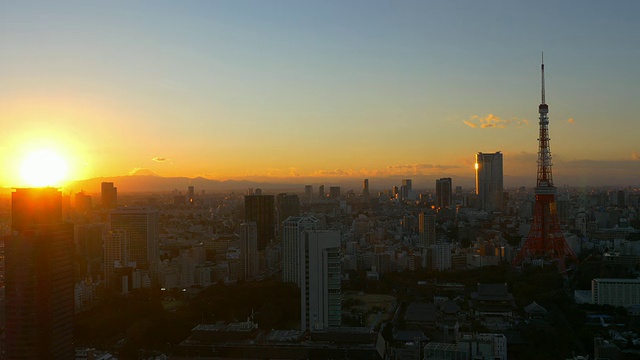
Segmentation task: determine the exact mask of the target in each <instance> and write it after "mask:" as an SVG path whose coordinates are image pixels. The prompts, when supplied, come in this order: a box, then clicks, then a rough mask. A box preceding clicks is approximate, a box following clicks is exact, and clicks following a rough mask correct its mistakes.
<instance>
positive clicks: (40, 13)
mask: <svg viewBox="0 0 640 360" xmlns="http://www.w3.org/2000/svg"><path fill="white" fill-rule="evenodd" d="M638 14H640V2H637V1H615V2H603V1H535V2H532V1H181V2H177V1H110V2H91V1H89V2H87V1H60V2H50V1H44V2H35V1H5V0H0V122H2V125H3V127H4V128H5V129H7V131H5V132H4V133H3V134H0V144H4V145H0V153H3V154H4V155H0V160H2V161H3V162H4V163H7V162H9V160H8V159H9V158H10V157H15V156H14V153H16V152H17V151H19V150H17V149H18V148H19V145H18V144H22V143H24V142H25V139H36V140H37V141H49V140H46V139H44V138H46V137H47V136H50V135H51V134H56V136H57V138H63V139H66V140H65V142H66V143H68V144H69V143H72V144H73V145H72V146H70V148H71V150H69V152H72V153H76V154H75V155H69V156H70V157H74V156H75V157H74V160H72V161H74V164H75V165H73V166H74V168H75V170H74V173H75V175H76V176H77V177H89V176H106V175H119V174H122V173H126V172H128V171H130V170H132V169H135V168H149V169H151V170H153V171H155V172H156V173H158V174H160V175H185V176H207V177H211V178H221V179H223V178H241V177H260V178H262V177H264V178H267V177H287V176H297V177H301V178H304V177H332V176H354V177H375V176H392V175H397V176H403V175H411V176H424V177H425V178H430V177H440V176H453V177H454V181H455V177H456V176H457V177H460V178H465V177H466V178H469V177H472V176H473V168H472V166H471V164H470V163H472V162H473V159H474V154H475V153H476V152H479V151H482V152H492V151H503V152H504V153H505V174H506V175H508V176H511V177H512V178H513V179H514V180H513V181H512V183H511V184H512V185H519V184H524V185H529V184H530V183H534V182H535V178H534V177H535V152H536V151H537V142H536V138H537V105H538V103H539V101H540V75H539V70H540V69H539V67H540V65H539V64H540V54H541V52H542V51H544V53H545V63H546V83H547V103H548V104H549V107H550V118H551V130H550V131H551V138H552V142H551V149H552V152H553V154H554V159H555V167H554V172H556V173H557V176H556V177H555V178H556V181H557V182H560V183H575V184H578V183H582V184H589V183H594V184H600V183H607V182H609V183H614V184H629V182H630V181H633V179H638V178H639V177H640V170H639V169H640V162H639V161H638V159H639V158H640V146H639V145H638V141H637V140H636V139H637V134H638V130H640V126H639V125H638V120H637V114H638V99H640V70H639V66H638V64H640V21H638V19H637V16H638ZM34 129H35V130H34ZM43 129H45V130H43ZM43 139H44V140H43ZM62 147H64V146H62ZM20 151H22V150H20ZM78 152H81V153H82V154H83V155H78V154H77V153H78ZM3 156H4V158H2V157H3ZM154 158H156V159H157V158H166V159H168V160H169V161H161V162H159V161H152V160H151V159H154ZM603 168H606V169H607V176H613V177H615V180H608V179H603V178H602V177H603V176H602V175H603V172H602V169H603ZM563 179H564V180H563ZM4 181H5V182H11V181H12V180H11V179H8V180H7V179H5V180H4ZM637 182H638V181H637V180H636V183H637Z"/></svg>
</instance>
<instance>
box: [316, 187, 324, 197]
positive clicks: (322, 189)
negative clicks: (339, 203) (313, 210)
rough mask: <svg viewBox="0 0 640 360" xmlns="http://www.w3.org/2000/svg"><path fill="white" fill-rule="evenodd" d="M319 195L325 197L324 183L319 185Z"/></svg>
mask: <svg viewBox="0 0 640 360" xmlns="http://www.w3.org/2000/svg"><path fill="white" fill-rule="evenodd" d="M318 197H319V198H320V199H324V197H325V193H324V185H320V186H318Z"/></svg>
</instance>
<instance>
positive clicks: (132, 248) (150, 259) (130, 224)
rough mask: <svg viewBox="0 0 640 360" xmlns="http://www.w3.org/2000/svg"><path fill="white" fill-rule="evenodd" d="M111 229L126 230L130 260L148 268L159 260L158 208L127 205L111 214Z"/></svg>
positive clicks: (140, 266) (139, 266) (138, 265)
mask: <svg viewBox="0 0 640 360" xmlns="http://www.w3.org/2000/svg"><path fill="white" fill-rule="evenodd" d="M109 218H110V222H111V230H124V231H126V232H127V236H128V255H127V257H128V261H129V262H135V263H136V267H137V268H139V269H144V270H148V269H150V268H152V266H153V264H154V263H156V262H157V261H158V256H159V255H158V241H159V240H158V234H159V227H160V225H159V221H160V220H159V213H158V210H155V209H152V208H149V207H125V208H120V209H117V210H112V211H111V213H110V214H109Z"/></svg>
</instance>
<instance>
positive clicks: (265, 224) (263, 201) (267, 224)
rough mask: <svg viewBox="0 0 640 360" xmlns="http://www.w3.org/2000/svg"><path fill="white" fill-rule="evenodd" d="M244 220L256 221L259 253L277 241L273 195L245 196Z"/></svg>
mask: <svg viewBox="0 0 640 360" xmlns="http://www.w3.org/2000/svg"><path fill="white" fill-rule="evenodd" d="M244 220H245V221H246V222H249V221H254V222H255V223H256V225H257V226H258V251H262V250H264V249H265V247H267V244H269V242H270V241H273V240H275V233H276V232H275V226H276V216H275V204H274V196H273V195H245V197H244Z"/></svg>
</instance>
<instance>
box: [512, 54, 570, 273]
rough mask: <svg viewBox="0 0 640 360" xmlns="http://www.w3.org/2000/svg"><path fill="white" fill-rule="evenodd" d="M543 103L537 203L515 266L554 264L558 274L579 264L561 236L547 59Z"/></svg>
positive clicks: (541, 105)
mask: <svg viewBox="0 0 640 360" xmlns="http://www.w3.org/2000/svg"><path fill="white" fill-rule="evenodd" d="M541 74H542V102H541V103H540V105H539V106H538V113H539V114H540V117H539V119H540V122H539V124H540V134H539V138H538V178H537V184H536V189H535V195H536V202H535V207H534V212H533V221H532V223H531V230H530V231H529V235H528V236H527V239H526V241H525V243H524V245H523V246H522V248H521V249H520V251H519V252H518V254H517V255H516V257H515V259H514V261H513V265H514V266H519V265H521V264H522V263H523V262H524V261H526V262H528V261H531V260H534V259H541V260H543V261H554V262H556V264H557V266H558V270H560V271H561V272H564V271H565V270H566V263H567V260H570V261H573V262H577V259H576V256H575V254H574V253H573V251H572V250H571V248H570V247H569V245H568V244H567V241H566V239H565V238H564V236H563V235H562V229H561V228H560V221H559V220H558V211H557V209H556V187H555V186H554V185H553V174H552V172H551V150H550V148H549V117H548V113H549V106H548V105H547V104H546V102H545V93H544V59H543V61H542V65H541Z"/></svg>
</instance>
